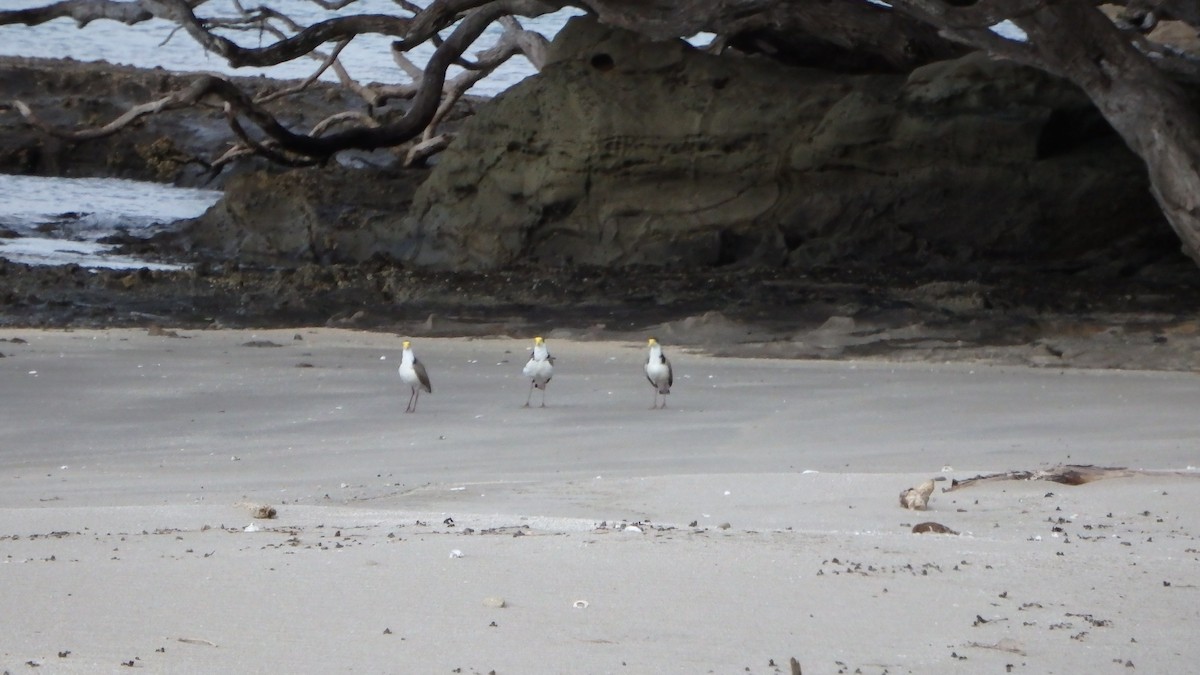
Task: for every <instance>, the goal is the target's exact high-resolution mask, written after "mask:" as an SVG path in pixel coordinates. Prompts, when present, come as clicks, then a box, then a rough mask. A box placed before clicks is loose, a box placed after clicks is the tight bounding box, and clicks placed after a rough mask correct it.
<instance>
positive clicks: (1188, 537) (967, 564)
mask: <svg viewBox="0 0 1200 675" xmlns="http://www.w3.org/2000/svg"><path fill="white" fill-rule="evenodd" d="M546 335H547V341H548V345H549V347H550V350H551V352H552V353H553V354H554V355H555V356H556V357H557V361H556V365H555V368H556V370H555V376H554V379H553V380H552V381H551V383H550V385H549V389H548V392H547V397H546V401H547V406H548V407H546V408H544V409H542V408H537V407H535V408H530V409H525V408H522V404H523V403H524V401H525V397H526V394H527V391H528V383H527V381H526V380H525V379H524V378H523V377H522V375H521V366H522V365H523V364H524V362H525V359H526V358H527V355H528V349H529V347H530V345H531V340H528V339H513V338H509V337H502V338H501V337H498V338H474V339H451V338H439V339H424V338H423V339H414V341H413V348H414V350H415V351H416V353H417V355H418V357H419V358H420V359H421V361H423V362H424V363H425V365H426V366H427V368H428V370H429V374H430V377H431V379H432V382H433V392H432V393H431V394H424V395H422V396H421V398H420V402H419V406H418V410H417V412H416V413H415V414H411V415H408V414H404V412H403V410H404V405H405V403H406V402H407V400H408V395H409V391H408V389H407V388H406V387H404V386H403V385H402V383H401V382H400V378H399V377H398V376H397V373H396V368H397V366H398V365H399V362H400V342H401V340H402V339H403V336H396V335H390V334H384V333H369V332H355V331H347V330H334V329H325V328H321V329H315V328H314V329H310V328H301V329H289V330H263V331H240V330H204V331H201V330H197V331H186V330H179V331H176V332H172V331H165V332H164V331H147V330H135V329H124V330H77V331H48V330H34V329H20V330H18V329H4V330H0V354H3V355H4V358H0V410H2V411H3V412H2V415H3V425H2V426H0V597H3V598H4V600H5V603H4V604H5V605H6V610H7V611H5V612H2V613H0V635H2V636H3V637H2V638H0V671H7V672H9V673H24V672H38V673H57V672H63V673H103V672H113V673H123V672H127V671H128V669H130V668H133V669H144V670H145V671H147V672H160V673H215V672H238V673H285V672H290V673H330V672H356V673H480V674H485V673H489V672H493V671H494V672H495V673H497V674H500V675H504V674H514V673H573V674H579V673H747V672H748V673H785V674H786V673H790V672H791V669H790V667H789V659H791V658H795V659H796V661H797V662H798V663H799V665H800V666H801V667H802V668H803V672H804V673H807V674H810V675H811V674H813V673H817V674H820V673H857V672H861V673H885V672H886V673H923V674H928V673H963V672H981V673H1004V672H1016V673H1084V672H1089V673H1128V672H1150V673H1166V672H1185V671H1187V670H1188V669H1190V668H1192V667H1194V664H1195V663H1196V662H1197V660H1198V659H1200V644H1198V643H1197V641H1196V640H1195V638H1194V632H1195V626H1196V625H1197V621H1198V620H1200V602H1198V601H1200V540H1197V535H1198V534H1200V508H1197V505H1198V504H1200V480H1197V479H1200V470H1197V468H1196V467H1200V444H1198V443H1197V431H1198V424H1200V422H1198V418H1197V416H1196V410H1197V409H1200V379H1198V378H1197V376H1196V375H1194V374H1191V373H1170V372H1143V371H1113V370H1069V369H1068V370H1062V369H1050V368H1043V369H1035V368H1022V367H1012V366H996V365H987V364H964V363H957V364H948V365H930V364H926V363H905V364H896V363H888V362H886V361H882V360H881V361H836V362H833V361H821V362H818V361H796V360H770V359H740V358H725V357H722V358H715V357H711V356H707V355H704V354H701V353H689V352H686V351H683V350H681V349H678V348H673V347H672V346H671V344H670V343H669V342H667V341H664V344H665V349H666V352H667V355H668V356H669V357H670V358H671V360H672V362H673V364H674V369H675V388H674V390H673V393H672V394H671V395H670V396H669V401H668V407H667V409H665V410H650V409H649V408H650V405H651V399H652V389H651V388H650V386H649V385H648V384H647V382H646V381H645V378H644V376H643V375H642V373H641V364H642V360H643V359H644V354H645V351H644V342H613V341H575V340H571V339H569V336H565V335H556V334H555V333H553V332H549V333H547V334H546ZM534 401H535V404H536V402H537V401H538V398H537V397H536V396H535V398H534ZM1059 464H1081V465H1101V466H1116V467H1128V468H1131V469H1137V470H1139V473H1138V474H1137V475H1133V476H1128V477H1120V478H1110V479H1106V480H1100V481H1096V482H1092V483H1088V484H1086V485H1079V486H1068V485H1062V484H1057V483H1052V482H1046V481H996V482H987V483H980V484H977V485H973V486H970V487H965V488H962V489H958V490H954V491H951V492H943V491H942V488H944V487H946V486H948V485H950V481H951V480H954V479H958V480H963V479H967V478H971V477H974V476H976V475H979V474H985V473H991V472H1003V471H1007V470H1014V469H1025V470H1038V469H1047V468H1050V467H1054V466H1056V465H1059ZM935 476H939V477H944V478H945V479H946V481H945V482H940V483H938V487H937V490H936V491H935V493H934V495H933V498H932V502H931V503H930V508H929V510H927V511H910V510H905V509H903V508H901V507H900V506H899V503H898V500H897V495H898V494H899V493H900V491H901V490H903V489H905V488H907V487H910V486H914V485H917V484H918V483H920V482H922V481H924V480H926V479H928V478H932V477H935ZM257 506H269V507H271V508H273V509H274V511H275V514H276V517H274V518H256V517H255V516H256V515H261V514H256V513H254V509H255V507H257ZM925 521H933V522H937V523H940V524H943V525H945V526H946V527H948V528H950V529H952V530H954V531H956V532H957V533H958V534H914V533H913V532H912V528H913V525H916V524H918V523H921V522H925Z"/></svg>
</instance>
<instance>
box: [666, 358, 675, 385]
mask: <svg viewBox="0 0 1200 675" xmlns="http://www.w3.org/2000/svg"><path fill="white" fill-rule="evenodd" d="M663 365H665V366H666V367H667V387H668V388H670V387H671V386H672V385H674V384H675V369H674V368H672V367H671V360H670V359H668V358H667V357H665V356H664V357H663Z"/></svg>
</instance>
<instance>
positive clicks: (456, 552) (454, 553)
mask: <svg viewBox="0 0 1200 675" xmlns="http://www.w3.org/2000/svg"><path fill="white" fill-rule="evenodd" d="M450 557H451V558H461V557H463V552H462V551H460V550H458V549H454V550H453V551H450Z"/></svg>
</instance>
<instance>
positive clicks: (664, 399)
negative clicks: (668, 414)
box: [662, 394, 667, 410]
mask: <svg viewBox="0 0 1200 675" xmlns="http://www.w3.org/2000/svg"><path fill="white" fill-rule="evenodd" d="M662 397H663V404H662V409H663V410H666V409H667V395H666V394H663V395H662Z"/></svg>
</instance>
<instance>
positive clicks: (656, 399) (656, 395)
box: [650, 389, 658, 410]
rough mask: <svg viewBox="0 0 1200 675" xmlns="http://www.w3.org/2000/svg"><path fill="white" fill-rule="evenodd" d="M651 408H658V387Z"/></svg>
mask: <svg viewBox="0 0 1200 675" xmlns="http://www.w3.org/2000/svg"><path fill="white" fill-rule="evenodd" d="M650 409H651V410H657V409H658V390H657V389H655V390H654V402H653V403H651V404H650Z"/></svg>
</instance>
